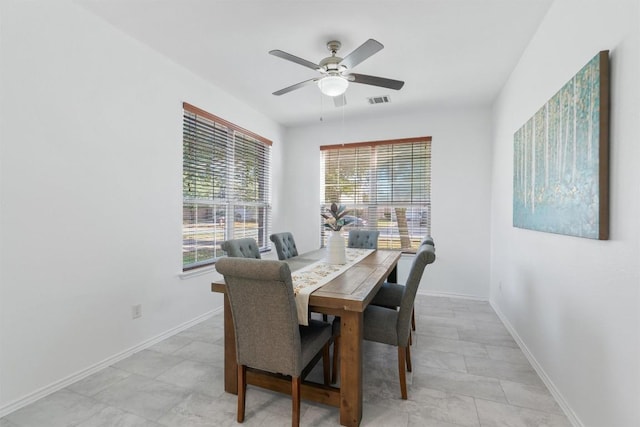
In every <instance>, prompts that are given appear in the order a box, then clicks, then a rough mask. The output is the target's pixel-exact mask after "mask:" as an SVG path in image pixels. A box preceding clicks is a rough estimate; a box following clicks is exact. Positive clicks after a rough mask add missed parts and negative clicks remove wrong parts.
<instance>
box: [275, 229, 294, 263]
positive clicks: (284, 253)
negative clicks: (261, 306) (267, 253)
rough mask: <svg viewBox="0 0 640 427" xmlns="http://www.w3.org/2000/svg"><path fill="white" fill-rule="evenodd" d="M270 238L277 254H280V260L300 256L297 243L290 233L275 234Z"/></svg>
mask: <svg viewBox="0 0 640 427" xmlns="http://www.w3.org/2000/svg"><path fill="white" fill-rule="evenodd" d="M269 238H270V239H271V241H272V242H273V244H274V245H275V246H276V252H278V259H279V260H285V259H289V258H293V257H294V256H298V248H296V241H295V240H293V234H291V233H289V232H284V233H274V234H272V235H271V236H269Z"/></svg>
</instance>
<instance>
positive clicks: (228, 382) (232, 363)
mask: <svg viewBox="0 0 640 427" xmlns="http://www.w3.org/2000/svg"><path fill="white" fill-rule="evenodd" d="M224 391H226V392H227V393H232V394H238V365H237V364H236V333H235V331H234V329H233V316H232V315H231V304H229V297H228V296H227V294H224Z"/></svg>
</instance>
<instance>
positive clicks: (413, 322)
mask: <svg viewBox="0 0 640 427" xmlns="http://www.w3.org/2000/svg"><path fill="white" fill-rule="evenodd" d="M411 329H413V330H414V331H415V330H416V309H415V308H414V309H413V310H411Z"/></svg>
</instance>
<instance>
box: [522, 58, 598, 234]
mask: <svg viewBox="0 0 640 427" xmlns="http://www.w3.org/2000/svg"><path fill="white" fill-rule="evenodd" d="M513 139H514V144H513V145H514V146H513V156H514V157H513V170H514V172H513V225H514V226H515V227H519V228H527V229H532V230H538V231H544V232H549V233H558V234H566V235H570V236H578V237H585V238H591V239H601V240H603V239H608V235H609V52H608V51H602V52H599V53H598V54H597V55H596V56H595V57H594V58H593V59H592V60H591V61H589V63H587V65H585V66H584V67H583V68H582V69H581V70H580V71H579V72H578V73H577V74H576V75H575V76H574V77H573V78H572V79H571V80H570V81H569V82H567V83H566V84H565V85H564V86H563V87H562V89H560V90H559V91H558V92H557V93H556V94H555V95H554V96H553V97H552V98H551V99H550V100H549V101H548V102H547V103H546V104H545V105H544V106H543V107H542V108H540V110H538V112H536V113H535V115H534V116H533V117H531V119H529V121H527V123H525V124H524V126H522V127H521V128H520V129H519V130H518V131H517V132H516V133H515V135H514V138H513Z"/></svg>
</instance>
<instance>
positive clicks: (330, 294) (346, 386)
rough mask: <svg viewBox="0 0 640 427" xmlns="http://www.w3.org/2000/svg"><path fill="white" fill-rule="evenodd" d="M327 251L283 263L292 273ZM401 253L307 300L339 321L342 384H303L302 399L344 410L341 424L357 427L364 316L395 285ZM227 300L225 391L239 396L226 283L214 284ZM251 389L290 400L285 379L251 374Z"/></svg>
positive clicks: (340, 278)
mask: <svg viewBox="0 0 640 427" xmlns="http://www.w3.org/2000/svg"><path fill="white" fill-rule="evenodd" d="M326 254H327V251H326V249H325V248H321V249H318V250H314V251H311V252H307V253H303V254H301V255H298V256H296V257H293V258H289V259H287V260H284V261H283V262H286V263H287V264H288V265H289V268H290V270H291V271H292V273H295V272H296V271H298V270H301V269H304V268H305V267H307V266H309V265H310V264H313V263H317V262H319V261H321V260H323V259H324V258H325V257H326ZM400 256H401V252H400V251H393V250H373V251H371V252H370V253H369V254H368V255H366V256H364V257H363V258H361V259H359V260H358V261H357V262H355V263H353V264H352V265H349V266H348V268H346V269H344V271H342V272H341V273H340V274H339V275H337V276H336V277H333V278H331V280H329V281H328V282H327V283H325V284H324V285H323V286H322V287H320V288H318V289H316V290H315V291H313V292H312V293H311V294H310V295H309V300H308V307H309V311H310V312H313V313H321V314H326V315H333V316H336V318H339V319H340V346H339V348H340V381H339V384H338V385H336V386H332V385H325V384H318V383H314V382H310V381H303V383H302V387H301V397H302V399H304V400H311V401H316V402H320V403H322V404H326V405H330V406H334V407H337V408H339V409H340V424H341V425H345V426H358V425H360V421H361V419H362V410H363V409H362V407H363V345H362V341H363V313H364V310H365V309H366V308H367V305H369V303H370V302H371V300H372V299H373V297H374V296H375V295H376V293H377V292H378V290H379V289H380V286H382V284H383V283H384V282H385V281H392V282H395V281H396V280H395V278H396V274H397V273H396V270H397V264H398V260H399V259H400ZM211 290H212V292H219V293H222V294H224V389H225V391H226V392H228V393H232V394H237V393H238V382H237V380H238V379H237V364H236V346H235V332H234V328H233V317H232V315H231V306H230V304H229V299H228V297H227V295H226V285H225V282H224V278H220V279H219V280H216V281H214V282H213V283H212V284H211ZM247 383H248V384H251V385H254V386H258V387H262V388H266V389H270V390H274V391H278V392H281V393H285V394H291V385H290V384H291V383H290V380H289V379H288V378H287V377H283V376H280V375H275V374H270V373H266V372H262V371H257V370H249V371H248V372H247Z"/></svg>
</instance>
